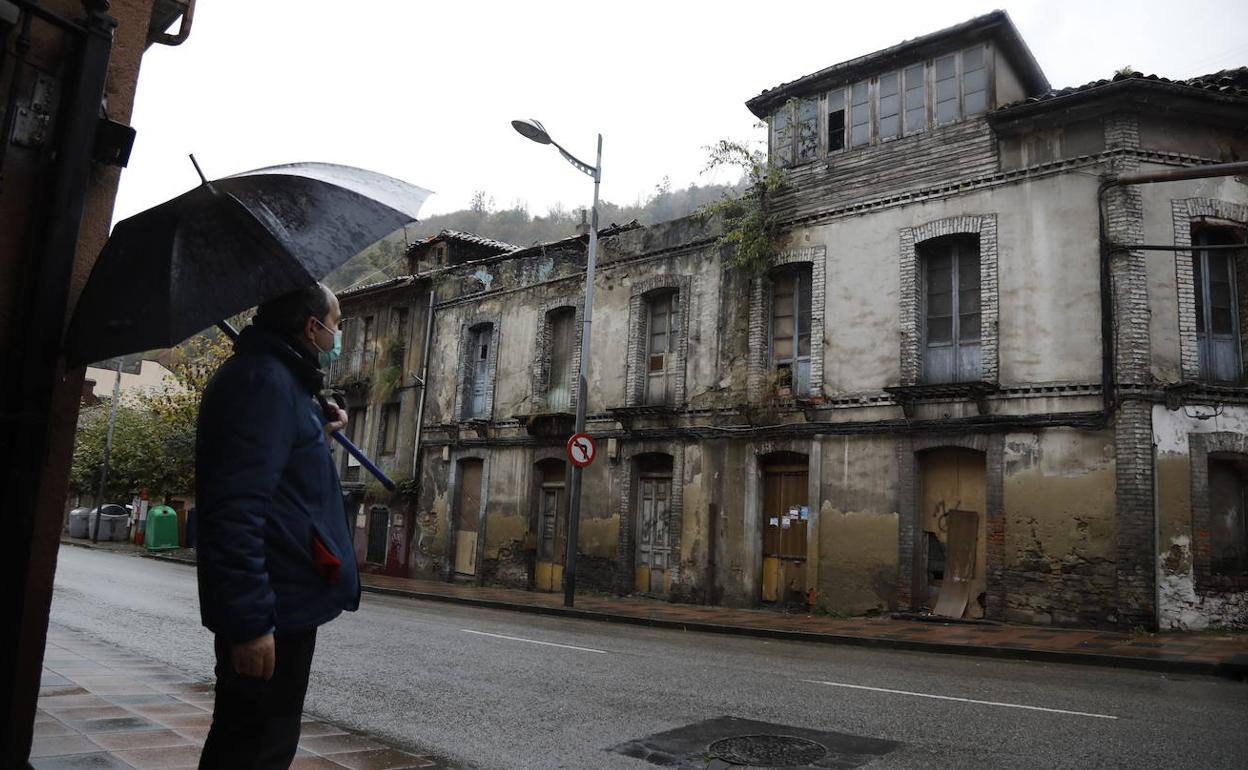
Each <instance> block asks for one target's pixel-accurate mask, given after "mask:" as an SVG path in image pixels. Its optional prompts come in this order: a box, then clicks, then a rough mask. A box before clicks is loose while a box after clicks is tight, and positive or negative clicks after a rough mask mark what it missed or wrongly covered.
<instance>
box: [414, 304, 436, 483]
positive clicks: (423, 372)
mask: <svg viewBox="0 0 1248 770" xmlns="http://www.w3.org/2000/svg"><path fill="white" fill-rule="evenodd" d="M434 299H435V297H434V292H433V289H430V290H429V309H428V310H427V311H426V313H425V345H424V349H423V350H421V352H420V402H419V403H418V404H417V405H416V443H415V445H414V446H413V447H412V478H413V479H419V478H420V475H419V474H420V450H421V448H422V447H421V444H422V443H424V442H423V441H422V438H423V435H422V434H423V432H424V427H425V396H426V394H428V393H429V385H428V382H429V379H428V378H429V346H430V345H432V344H433V301H434ZM419 486H420V482H419V481H417V487H419Z"/></svg>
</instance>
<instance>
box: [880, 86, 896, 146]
mask: <svg viewBox="0 0 1248 770" xmlns="http://www.w3.org/2000/svg"><path fill="white" fill-rule="evenodd" d="M879 94H880V97H879V98H880V105H879V129H878V133H879V137H880V138H881V139H893V138H895V137H898V136H900V135H901V73H900V72H889V73H887V74H884V75H880V79H879Z"/></svg>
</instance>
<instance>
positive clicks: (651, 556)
mask: <svg viewBox="0 0 1248 770" xmlns="http://www.w3.org/2000/svg"><path fill="white" fill-rule="evenodd" d="M664 465H666V466H667V467H666V468H664V467H663V466H664ZM671 500H672V471H671V465H670V459H668V461H667V462H666V463H665V462H662V461H659V462H656V463H654V464H653V465H652V466H651V468H650V469H644V470H642V471H641V472H640V473H639V474H638V477H637V561H636V566H635V568H634V572H633V575H634V580H635V586H634V587H635V588H636V589H637V590H638V591H641V592H643V593H652V594H661V593H666V591H667V576H668V570H669V568H670V564H669V563H670V560H671V552H672V544H671V530H670V526H669V525H670V522H671V518H672V513H671V511H672V508H671Z"/></svg>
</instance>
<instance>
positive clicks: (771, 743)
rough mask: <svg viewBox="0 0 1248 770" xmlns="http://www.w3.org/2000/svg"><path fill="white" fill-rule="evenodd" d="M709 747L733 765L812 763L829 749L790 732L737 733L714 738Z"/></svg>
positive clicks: (709, 749)
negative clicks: (779, 733)
mask: <svg viewBox="0 0 1248 770" xmlns="http://www.w3.org/2000/svg"><path fill="white" fill-rule="evenodd" d="M707 751H708V752H709V753H710V754H711V756H713V757H718V758H720V759H722V760H724V761H725V762H731V763H732V764H734V765H753V766H756V767H794V766H801V765H809V764H811V763H812V762H818V761H819V760H820V759H823V756H824V755H825V754H827V753H828V750H827V749H826V748H824V747H823V745H822V744H819V743H815V742H814V741H808V740H806V739H805V738H795V737H793V736H791V735H737V736H733V737H732V738H724V739H723V740H718V741H715V742H714V743H712V744H711V745H710V746H709V747H707Z"/></svg>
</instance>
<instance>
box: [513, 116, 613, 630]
mask: <svg viewBox="0 0 1248 770" xmlns="http://www.w3.org/2000/svg"><path fill="white" fill-rule="evenodd" d="M511 127H512V128H514V129H516V131H518V132H519V133H520V135H521V136H523V137H525V138H527V139H532V140H533V141H535V142H537V143H538V144H553V145H554V146H555V149H556V150H558V151H559V154H560V155H562V156H563V157H564V159H565V160H567V161H568V162H569V163H571V164H572V165H573V166H575V167H576V170H577V171H580V172H581V173H582V174H585V175H587V176H589V177H590V178H591V179H593V180H594V206H593V208H592V209H590V218H589V256H588V258H587V259H586V263H585V311H584V312H583V313H582V318H583V319H584V320H583V323H582V325H581V358H580V361H579V362H578V366H577V375H576V381H577V385H576V428H575V432H577V433H583V432H584V431H585V401H586V400H587V395H588V385H587V380H586V373H587V372H588V370H589V344H590V327H591V325H592V324H593V322H594V267H595V266H596V265H597V264H598V185H599V183H601V182H602V134H599V135H598V159H597V162H596V163H595V164H594V165H593V166H591V165H589V164H588V163H585V162H584V161H581V160H580V159H578V158H577V157H576V156H575V155H573V154H572V153H570V152H568V151H567V150H565V149H563V148H562V147H560V146H559V143H558V142H556V141H555V140H554V139H551V138H550V134H548V133H547V132H546V128H545V127H544V126H543V125H542V124H541V123H539V122H538V121H536V120H513V121H511ZM582 472H583V470H582V468H581V467H580V466H579V465H576V464H573V466H572V488H571V490H569V494H568V497H569V499H568V544H567V555H566V556H565V557H564V565H563V606H565V607H571V606H572V603H573V596H574V594H575V593H576V540H577V535H578V534H579V532H580V524H581V474H582Z"/></svg>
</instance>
